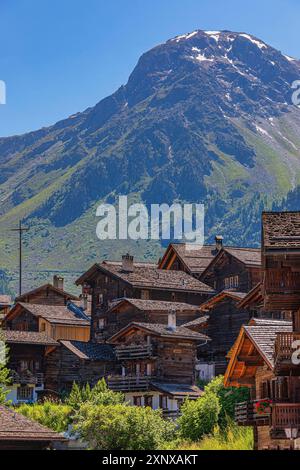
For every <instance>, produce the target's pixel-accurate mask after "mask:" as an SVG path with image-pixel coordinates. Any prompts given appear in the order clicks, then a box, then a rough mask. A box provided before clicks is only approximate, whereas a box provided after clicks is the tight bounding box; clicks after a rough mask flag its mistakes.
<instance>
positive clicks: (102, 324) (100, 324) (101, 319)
mask: <svg viewBox="0 0 300 470" xmlns="http://www.w3.org/2000/svg"><path fill="white" fill-rule="evenodd" d="M104 327H105V319H104V318H100V319H99V320H98V328H99V330H103V329H104Z"/></svg>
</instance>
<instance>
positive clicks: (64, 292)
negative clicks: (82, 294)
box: [15, 284, 80, 302]
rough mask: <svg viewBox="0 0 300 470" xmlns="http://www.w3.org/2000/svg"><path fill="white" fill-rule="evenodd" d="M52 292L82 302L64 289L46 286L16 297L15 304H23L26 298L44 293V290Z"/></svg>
mask: <svg viewBox="0 0 300 470" xmlns="http://www.w3.org/2000/svg"><path fill="white" fill-rule="evenodd" d="M47 289H49V290H52V291H54V292H56V293H57V294H60V295H61V296H62V297H65V298H67V299H70V300H77V301H78V300H80V299H79V297H77V296H76V295H73V294H70V293H69V292H66V291H64V290H62V289H59V288H58V287H54V286H53V285H52V284H44V285H42V286H40V287H37V288H36V289H33V290H31V291H29V292H25V293H24V294H22V295H20V296H19V297H16V299H15V302H22V301H26V298H27V297H28V296H30V295H33V294H37V293H38V292H40V291H43V290H47Z"/></svg>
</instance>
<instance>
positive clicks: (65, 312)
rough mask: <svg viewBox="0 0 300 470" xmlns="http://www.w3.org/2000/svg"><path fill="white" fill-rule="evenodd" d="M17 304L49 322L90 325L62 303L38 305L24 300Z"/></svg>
mask: <svg viewBox="0 0 300 470" xmlns="http://www.w3.org/2000/svg"><path fill="white" fill-rule="evenodd" d="M17 305H21V307H23V308H24V309H25V310H27V311H28V312H30V313H31V314H32V315H34V316H36V317H41V318H44V319H45V320H47V321H48V322H49V323H59V324H64V325H70V326H72V325H73V326H90V322H89V321H87V320H83V319H80V318H76V316H75V314H74V313H72V312H71V311H70V310H69V309H68V308H67V307H66V306H64V305H38V304H27V303H24V302H18V304H17Z"/></svg>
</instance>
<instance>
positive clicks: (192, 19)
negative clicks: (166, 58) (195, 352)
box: [0, 0, 300, 136]
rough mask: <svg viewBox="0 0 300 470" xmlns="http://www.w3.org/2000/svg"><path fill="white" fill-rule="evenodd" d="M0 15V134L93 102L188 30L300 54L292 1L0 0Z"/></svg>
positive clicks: (299, 13)
mask: <svg viewBox="0 0 300 470" xmlns="http://www.w3.org/2000/svg"><path fill="white" fill-rule="evenodd" d="M0 19H1V28H0V44H1V53H0V80H4V81H5V82H6V84H7V104H6V105H5V106H3V105H2V106H0V136H5V135H13V134H19V133H22V132H25V131H29V130H34V129H38V128H40V127H42V126H47V125H50V124H52V123H55V122H56V121H58V120H59V119H62V118H65V117H67V116H69V115H71V114H73V113H75V112H78V111H82V110H84V109H85V108H87V107H89V106H92V105H94V104H96V102H98V101H99V100H100V99H101V98H103V97H105V96H107V95H108V94H110V93H112V92H113V91H115V90H116V89H117V88H118V87H119V86H120V85H121V84H124V83H126V81H127V79H128V76H129V74H130V72H131V71H132V69H133V67H134V66H135V64H136V62H137V60H138V58H139V56H140V55H141V54H142V53H143V52H145V51H146V50H148V49H150V48H151V47H153V46H155V45H156V44H158V43H161V42H164V41H166V40H167V39H169V38H171V37H174V36H176V35H178V34H182V33H185V32H189V31H193V30H195V29H206V30H221V29H227V30H233V31H245V32H248V33H251V34H254V35H256V36H258V37H260V38H261V39H263V40H264V41H266V42H268V43H269V44H271V45H273V46H274V47H276V48H278V49H280V50H281V51H283V52H284V53H286V54H289V55H292V56H294V57H298V58H300V41H299V28H300V25H299V22H300V1H299V0H85V1H84V0H0Z"/></svg>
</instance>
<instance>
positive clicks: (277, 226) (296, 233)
mask: <svg viewBox="0 0 300 470" xmlns="http://www.w3.org/2000/svg"><path fill="white" fill-rule="evenodd" d="M262 233H263V245H264V248H265V249H268V250H278V249H279V250H280V249H283V250H284V249H294V250H295V249H296V250H300V211H297V212H263V214H262Z"/></svg>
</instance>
